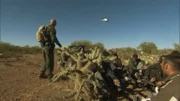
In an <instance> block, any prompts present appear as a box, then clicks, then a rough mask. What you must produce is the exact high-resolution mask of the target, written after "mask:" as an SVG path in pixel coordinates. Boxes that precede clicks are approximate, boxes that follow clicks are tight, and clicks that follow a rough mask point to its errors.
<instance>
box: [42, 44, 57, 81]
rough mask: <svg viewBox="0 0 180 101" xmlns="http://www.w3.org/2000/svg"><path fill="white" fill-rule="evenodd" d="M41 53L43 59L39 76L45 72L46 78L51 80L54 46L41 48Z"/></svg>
mask: <svg viewBox="0 0 180 101" xmlns="http://www.w3.org/2000/svg"><path fill="white" fill-rule="evenodd" d="M42 53H43V58H44V64H43V67H42V69H41V75H45V72H47V76H48V78H52V77H53V70H54V46H53V45H44V46H42Z"/></svg>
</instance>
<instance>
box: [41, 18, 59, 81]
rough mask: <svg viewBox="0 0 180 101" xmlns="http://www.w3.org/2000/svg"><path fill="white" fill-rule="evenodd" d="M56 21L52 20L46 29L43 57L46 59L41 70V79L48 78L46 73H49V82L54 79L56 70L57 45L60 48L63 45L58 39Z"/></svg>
mask: <svg viewBox="0 0 180 101" xmlns="http://www.w3.org/2000/svg"><path fill="white" fill-rule="evenodd" d="M55 26H56V20H55V19H52V20H51V21H50V24H49V25H48V26H47V29H46V33H47V34H46V38H47V39H46V41H45V42H44V43H42V45H41V46H42V50H43V57H44V66H43V67H42V69H41V73H40V76H39V77H40V78H46V75H45V72H47V77H48V79H49V80H51V78H52V77H53V70H54V48H55V44H56V45H58V46H59V47H62V45H61V44H60V43H59V41H58V39H57V38H56V29H55Z"/></svg>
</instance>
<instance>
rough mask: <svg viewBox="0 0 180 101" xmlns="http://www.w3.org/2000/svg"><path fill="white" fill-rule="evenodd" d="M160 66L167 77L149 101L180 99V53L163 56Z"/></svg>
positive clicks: (177, 100) (173, 100)
mask: <svg viewBox="0 0 180 101" xmlns="http://www.w3.org/2000/svg"><path fill="white" fill-rule="evenodd" d="M161 68H162V71H163V72H164V73H165V74H167V75H168V78H167V79H166V80H165V84H164V85H163V86H162V87H161V88H160V93H159V94H158V95H157V96H153V97H152V98H151V101H180V53H176V54H169V55H167V56H164V57H163V61H162V63H161Z"/></svg>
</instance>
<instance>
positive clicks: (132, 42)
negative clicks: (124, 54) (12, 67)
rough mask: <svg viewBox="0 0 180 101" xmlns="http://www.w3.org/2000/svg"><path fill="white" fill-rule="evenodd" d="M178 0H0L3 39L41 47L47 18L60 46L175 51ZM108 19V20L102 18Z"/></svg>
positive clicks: (177, 40) (13, 42) (177, 33)
mask: <svg viewBox="0 0 180 101" xmlns="http://www.w3.org/2000/svg"><path fill="white" fill-rule="evenodd" d="M179 4H180V3H179V0H1V12H0V13H1V20H0V23H1V41H4V42H10V43H12V44H14V45H21V46H23V45H39V43H38V42H37V41H36V38H35V33H36V31H37V29H38V27H39V26H40V25H43V24H45V25H47V24H48V23H49V20H50V19H51V18H55V19H56V20H57V26H56V30H57V38H58V39H59V41H60V42H61V44H62V45H63V46H67V45H69V44H70V43H71V42H73V41H75V40H89V41H92V42H93V43H96V42H101V43H103V44H104V46H105V47H106V48H108V49H109V48H119V47H127V46H130V47H137V46H138V45H140V43H142V42H145V41H146V42H154V43H155V44H156V45H157V46H158V48H173V44H174V43H178V42H179V22H180V21H179V17H180V16H179V11H180V10H179ZM103 17H108V18H109V22H108V23H104V22H101V21H100V19H101V18H103Z"/></svg>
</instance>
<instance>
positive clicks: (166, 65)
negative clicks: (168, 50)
mask: <svg viewBox="0 0 180 101" xmlns="http://www.w3.org/2000/svg"><path fill="white" fill-rule="evenodd" d="M161 68H162V71H163V72H164V73H165V74H167V75H168V76H170V75H172V74H174V73H176V72H180V53H178V54H169V55H166V56H164V57H163V59H162V62H161Z"/></svg>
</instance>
